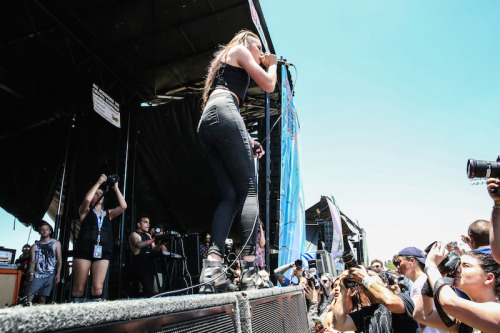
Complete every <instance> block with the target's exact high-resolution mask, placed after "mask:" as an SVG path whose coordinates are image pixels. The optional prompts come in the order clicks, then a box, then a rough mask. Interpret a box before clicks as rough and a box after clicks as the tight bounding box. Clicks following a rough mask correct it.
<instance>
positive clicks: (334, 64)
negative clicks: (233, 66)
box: [0, 0, 500, 260]
mask: <svg viewBox="0 0 500 333" xmlns="http://www.w3.org/2000/svg"><path fill="white" fill-rule="evenodd" d="M260 3H261V6H262V9H263V12H264V16H265V18H266V22H267V25H268V28H269V31H270V34H271V36H272V39H273V43H274V46H275V49H276V51H277V53H278V56H283V57H284V58H286V59H288V60H289V61H290V62H292V63H293V64H295V66H296V67H297V69H298V81H297V86H296V96H295V105H296V107H297V111H298V115H299V119H300V122H301V136H300V140H301V142H300V144H301V154H302V155H301V159H302V172H303V180H304V194H305V201H306V207H309V206H311V205H313V204H314V203H315V202H317V201H318V200H319V199H320V196H321V195H333V196H334V197H335V199H336V201H337V204H338V205H339V206H340V208H341V209H342V210H343V211H344V212H345V213H346V214H347V215H348V216H349V217H350V218H351V219H354V220H359V223H360V224H361V226H362V227H363V228H364V229H365V230H366V232H367V237H368V249H369V255H370V258H376V257H378V258H381V259H384V260H386V259H390V258H391V257H392V255H393V254H395V253H396V252H398V251H399V250H401V249H402V248H403V247H405V246H417V247H420V248H424V247H425V246H426V245H427V244H429V243H430V242H432V241H434V240H437V239H440V240H443V241H449V240H457V239H458V238H459V236H460V235H461V234H463V233H465V232H466V230H467V227H468V225H469V224H470V223H471V222H473V221H474V220H476V219H479V218H483V219H489V215H490V213H491V206H492V202H491V200H490V199H489V197H488V196H487V193H486V190H485V185H480V186H471V185H470V181H469V180H468V179H467V178H466V173H465V168H466V162H467V160H468V159H469V158H476V159H482V160H495V159H496V157H497V155H500V139H498V133H499V131H500V112H499V107H500V80H499V78H500V62H499V61H498V59H499V54H500V20H498V17H500V2H498V1H493V0H490V1H488V0H485V1H481V2H480V3H478V2H470V1H444V0H443V1H428V0H419V1H415V0H411V1H410V0H393V1H383V0H379V1H366V0H364V1H360V0H344V1H337V0H324V1H317V0H316V1H315V0H310V1H294V0H286V1H285V0H261V1H260ZM292 73H294V72H293V71H292ZM293 75H294V74H293ZM294 77H295V75H294ZM12 221H13V218H12V217H10V216H8V215H6V214H5V213H0V224H1V225H2V226H4V231H3V232H2V235H0V245H3V246H6V247H12V246H15V247H14V248H16V249H18V251H19V250H20V249H21V247H22V245H23V244H24V242H25V241H26V239H27V238H28V233H29V229H28V228H25V227H23V226H21V225H20V224H17V226H16V232H15V233H14V232H12ZM34 237H35V238H38V234H36V233H32V234H31V242H32V241H33V239H34ZM14 243H15V244H17V246H16V245H10V244H14ZM18 254H19V253H18Z"/></svg>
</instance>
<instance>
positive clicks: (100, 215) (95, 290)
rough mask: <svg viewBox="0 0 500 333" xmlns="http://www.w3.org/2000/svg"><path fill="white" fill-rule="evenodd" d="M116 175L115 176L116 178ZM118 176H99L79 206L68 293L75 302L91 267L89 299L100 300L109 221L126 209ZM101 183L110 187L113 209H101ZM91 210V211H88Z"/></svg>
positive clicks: (109, 248)
mask: <svg viewBox="0 0 500 333" xmlns="http://www.w3.org/2000/svg"><path fill="white" fill-rule="evenodd" d="M115 177H116V178H115ZM117 179H118V180H119V178H118V176H116V175H113V176H112V177H110V178H109V179H108V177H106V175H104V174H103V175H101V176H100V177H99V179H98V180H97V182H96V183H95V184H94V186H92V188H91V189H90V191H88V192H87V194H86V195H85V198H84V199H83V201H82V204H81V205H80V209H79V214H80V221H81V225H80V232H79V233H78V238H77V240H76V244H75V254H74V261H73V275H74V277H73V290H72V292H71V295H72V297H73V299H74V301H75V302H82V301H83V299H82V298H81V297H82V296H83V292H84V290H85V284H86V283H87V277H88V275H89V271H90V270H91V269H92V291H91V299H92V300H95V301H100V300H102V288H103V285H104V279H105V278H106V273H107V272H108V266H109V259H110V258H111V254H112V252H113V235H112V228H111V220H113V219H114V218H115V217H118V216H119V215H120V214H121V213H123V211H125V209H127V203H126V202H125V199H124V198H123V195H122V194H121V192H120V190H119V189H118V183H117V181H115V180H117ZM102 185H107V187H112V188H113V190H114V192H115V194H116V198H117V199H118V203H119V205H118V206H117V207H115V208H113V209H107V210H106V209H104V205H103V198H104V190H103V189H102V188H101V186H102ZM91 209H92V211H90V210H91Z"/></svg>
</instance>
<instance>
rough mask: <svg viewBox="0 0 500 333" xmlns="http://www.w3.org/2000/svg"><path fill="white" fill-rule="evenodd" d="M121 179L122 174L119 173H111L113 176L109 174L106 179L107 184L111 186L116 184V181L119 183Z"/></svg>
mask: <svg viewBox="0 0 500 333" xmlns="http://www.w3.org/2000/svg"><path fill="white" fill-rule="evenodd" d="M119 181H120V176H118V175H116V174H115V175H111V176H108V178H107V179H106V185H108V186H109V187H112V186H114V185H115V184H116V183H118V182H119Z"/></svg>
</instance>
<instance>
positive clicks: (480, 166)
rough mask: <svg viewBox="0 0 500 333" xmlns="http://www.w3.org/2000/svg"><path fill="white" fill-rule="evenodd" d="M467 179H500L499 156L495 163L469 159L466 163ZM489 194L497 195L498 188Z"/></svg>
mask: <svg viewBox="0 0 500 333" xmlns="http://www.w3.org/2000/svg"><path fill="white" fill-rule="evenodd" d="M467 177H468V178H470V179H473V178H500V156H498V157H497V160H496V162H490V161H478V160H475V159H473V158H470V159H469V160H468V161H467ZM490 192H491V194H493V195H499V193H498V188H493V189H491V190H490Z"/></svg>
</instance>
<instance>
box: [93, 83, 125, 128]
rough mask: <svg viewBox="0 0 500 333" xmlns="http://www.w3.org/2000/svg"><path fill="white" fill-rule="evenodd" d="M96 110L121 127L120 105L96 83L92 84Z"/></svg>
mask: <svg viewBox="0 0 500 333" xmlns="http://www.w3.org/2000/svg"><path fill="white" fill-rule="evenodd" d="M92 100H93V102H94V111H95V112H97V113H98V114H100V115H101V117H103V118H104V119H106V120H107V121H109V122H110V123H111V124H113V125H115V126H116V127H118V128H120V105H119V104H118V103H117V102H115V101H114V100H113V99H112V98H111V97H109V96H108V94H106V93H105V92H104V91H102V90H101V89H100V88H99V87H98V86H96V84H95V83H94V84H93V86H92Z"/></svg>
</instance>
